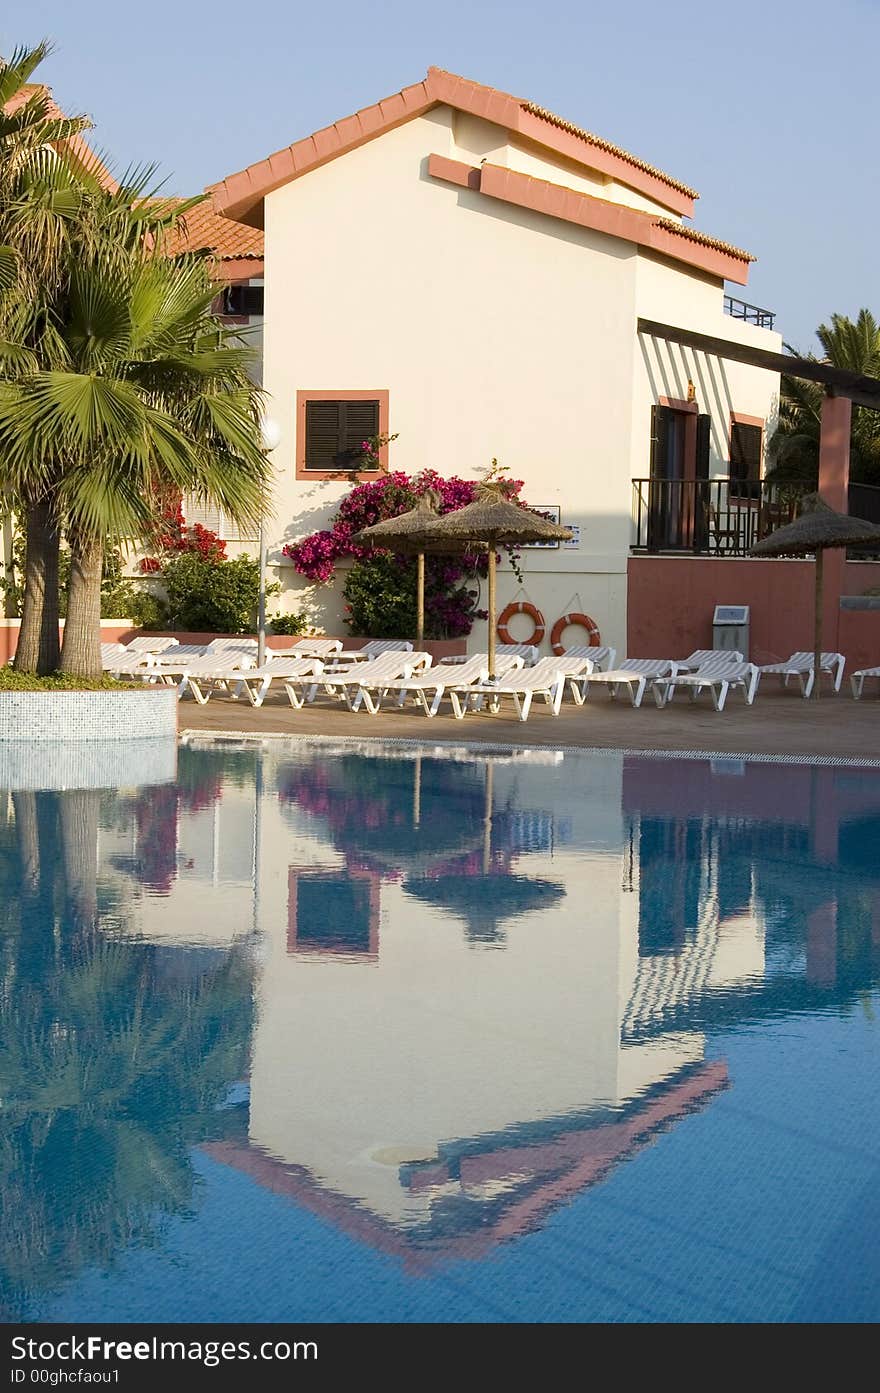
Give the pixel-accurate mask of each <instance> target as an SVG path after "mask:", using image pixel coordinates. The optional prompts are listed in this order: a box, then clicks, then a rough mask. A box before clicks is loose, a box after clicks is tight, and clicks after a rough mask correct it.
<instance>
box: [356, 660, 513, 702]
mask: <svg viewBox="0 0 880 1393" xmlns="http://www.w3.org/2000/svg"><path fill="white" fill-rule="evenodd" d="M522 666H523V660H522V658H519V657H517V656H516V655H514V654H503V655H502V657H500V658H496V671H497V672H498V674H499V675H507V674H509V673H511V672H513V671H515V670H516V669H517V668H521V667H522ZM488 675H489V655H488V653H473V654H472V655H471V656H470V657H469V658H467V659H466V661H465V662H464V663H462V664H460V665H457V666H455V667H452V666H451V665H450V664H448V663H447V664H446V665H445V666H444V664H443V663H438V664H437V666H436V667H431V668H429V669H428V670H427V671H426V672H414V673H412V674H411V675H410V676H409V677H405V678H398V679H397V680H395V681H394V682H388V683H386V684H385V685H384V686H381V687H380V686H371V688H370V690H369V691H366V690H365V691H364V698H363V700H364V705H365V706H366V708H367V710H368V711H369V712H370V714H371V715H373V716H375V714H376V713H377V711H378V710H379V708H380V706H381V704H382V700H383V698H384V697H385V696H387V695H388V693H389V692H394V694H395V695H396V696H397V705H398V706H399V707H400V706H403V705H404V704H405V703H406V699H407V697H408V696H412V697H413V698H414V699H415V701H416V703H417V705H419V706H421V707H422V709H423V711H424V713H425V715H426V716H436V715H437V712H438V711H439V710H440V703H441V702H442V701H443V698H444V696H445V695H446V691H447V688H449V687H451V686H453V685H454V686H455V687H456V688H461V687H466V686H468V685H469V684H470V683H481V682H485V681H486V678H487V677H488ZM429 696H430V697H431V700H430V702H429V700H428V698H429Z"/></svg>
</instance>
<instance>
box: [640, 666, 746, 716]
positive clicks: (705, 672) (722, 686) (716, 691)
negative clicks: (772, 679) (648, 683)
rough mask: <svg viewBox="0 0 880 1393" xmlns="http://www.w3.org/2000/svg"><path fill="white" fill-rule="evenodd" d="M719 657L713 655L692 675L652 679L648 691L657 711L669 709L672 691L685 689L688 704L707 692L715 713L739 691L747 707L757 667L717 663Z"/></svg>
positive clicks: (722, 708)
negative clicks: (656, 706)
mask: <svg viewBox="0 0 880 1393" xmlns="http://www.w3.org/2000/svg"><path fill="white" fill-rule="evenodd" d="M719 656H721V657H723V656H725V655H718V654H716V655H715V658H716V661H714V662H710V661H707V662H705V663H704V664H703V666H702V667H701V668H699V669H698V670H697V671H696V672H684V673H682V672H678V673H674V674H672V675H671V676H669V677H655V678H654V681H653V683H652V687H653V691H654V700H655V701H656V703H657V705H658V707H660V708H661V709H662V708H663V707H664V706H668V705H669V702H670V700H671V698H672V697H673V696H674V695H675V689H676V687H686V688H687V690H688V691H689V692H690V694H691V701H696V699H697V697H698V696H699V695H700V692H702V691H704V690H705V689H707V688H708V690H709V692H710V694H711V697H712V704H713V706H714V707H715V710H716V711H723V710H724V703H725V702H726V701H727V694H728V692H729V691H731V690H732V689H733V688H740V689H741V690H742V694H743V696H744V697H745V699H746V705H747V706H751V705H752V702H753V701H754V700H755V693H756V692H757V690H758V682H759V681H760V676H761V674H760V673H759V671H758V669H757V667H756V666H755V664H754V663H729V662H723V661H718V658H719Z"/></svg>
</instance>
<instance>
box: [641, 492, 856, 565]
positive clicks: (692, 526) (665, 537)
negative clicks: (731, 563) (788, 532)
mask: <svg viewBox="0 0 880 1393" xmlns="http://www.w3.org/2000/svg"><path fill="white" fill-rule="evenodd" d="M815 489H816V485H815V483H807V482H805V481H798V480H785V481H784V482H783V481H779V482H777V481H775V480H770V479H761V480H755V481H744V480H740V479H731V478H728V477H725V478H721V479H634V480H633V528H634V538H633V543H632V550H633V551H671V552H691V553H693V554H695V555H697V556H747V555H748V553H749V551H750V550H751V548H752V547H753V546H754V545H755V543H756V542H759V541H760V540H761V539H762V537H767V536H769V535H770V533H771V532H775V530H776V528H777V527H784V526H785V524H786V523H789V522H792V521H793V520H794V518H796V517H797V515H798V512H799V511H800V502H801V499H802V498H803V496H804V494H805V493H814V492H815ZM849 511H850V514H851V515H852V516H853V517H859V518H867V520H868V521H869V522H874V523H877V524H878V526H880V488H877V487H876V486H874V485H872V484H850V486H849ZM876 554H878V549H875V548H871V549H868V548H859V550H858V552H857V553H854V555H860V556H869V555H871V556H873V555H876Z"/></svg>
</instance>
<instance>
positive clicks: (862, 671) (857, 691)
mask: <svg viewBox="0 0 880 1393" xmlns="http://www.w3.org/2000/svg"><path fill="white" fill-rule="evenodd" d="M866 677H877V678H880V667H863V668H859V670H858V672H854V673H853V675H852V677H851V678H850V679H849V680H850V682H851V683H852V694H853V696H854V697H855V699H856V701H859V700H860V699H861V695H862V689H863V688H864V685H865V678H866Z"/></svg>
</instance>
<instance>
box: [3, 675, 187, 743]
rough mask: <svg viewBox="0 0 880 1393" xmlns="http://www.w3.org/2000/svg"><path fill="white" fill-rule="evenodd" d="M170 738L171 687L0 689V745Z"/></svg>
mask: <svg viewBox="0 0 880 1393" xmlns="http://www.w3.org/2000/svg"><path fill="white" fill-rule="evenodd" d="M176 737H177V689H176V687H143V688H134V689H132V690H131V691H127V690H120V691H106V692H101V691H98V692H65V691H61V692H0V747H2V746H3V745H4V744H7V743H12V742H19V741H28V742H35V741H53V742H63V743H65V744H66V743H71V742H75V743H77V744H79V743H81V742H95V741H122V742H132V741H141V740H174V739H176Z"/></svg>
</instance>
